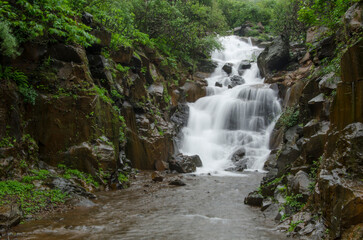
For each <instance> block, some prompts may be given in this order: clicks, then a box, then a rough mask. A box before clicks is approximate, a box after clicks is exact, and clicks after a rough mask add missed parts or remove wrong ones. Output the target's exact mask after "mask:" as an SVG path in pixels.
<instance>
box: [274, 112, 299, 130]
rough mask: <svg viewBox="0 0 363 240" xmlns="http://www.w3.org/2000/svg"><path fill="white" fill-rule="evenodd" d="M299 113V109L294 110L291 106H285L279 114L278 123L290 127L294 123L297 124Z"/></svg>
mask: <svg viewBox="0 0 363 240" xmlns="http://www.w3.org/2000/svg"><path fill="white" fill-rule="evenodd" d="M299 114H300V111H299V110H296V111H295V109H294V108H293V107H290V108H287V109H286V110H285V111H284V113H283V114H282V115H281V116H280V118H279V120H278V124H279V125H280V126H283V127H286V128H291V127H293V126H295V125H296V124H298V122H299Z"/></svg>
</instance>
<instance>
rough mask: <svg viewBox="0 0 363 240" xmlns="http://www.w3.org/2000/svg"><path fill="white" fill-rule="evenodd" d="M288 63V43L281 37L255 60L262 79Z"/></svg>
mask: <svg viewBox="0 0 363 240" xmlns="http://www.w3.org/2000/svg"><path fill="white" fill-rule="evenodd" d="M288 62H289V43H288V41H287V40H286V39H284V38H283V37H278V38H276V39H275V40H274V41H273V43H272V44H271V45H270V46H268V47H266V48H265V50H263V52H262V53H261V54H260V55H259V56H258V58H257V64H258V67H259V69H260V71H261V76H262V77H265V76H266V75H268V74H271V73H273V72H274V71H278V70H281V69H283V68H284V67H285V66H286V65H287V64H288Z"/></svg>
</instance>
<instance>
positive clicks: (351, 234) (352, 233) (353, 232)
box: [342, 223, 363, 240]
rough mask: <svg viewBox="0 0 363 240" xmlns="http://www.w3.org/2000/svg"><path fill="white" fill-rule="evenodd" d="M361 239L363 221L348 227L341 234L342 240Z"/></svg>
mask: <svg viewBox="0 0 363 240" xmlns="http://www.w3.org/2000/svg"><path fill="white" fill-rule="evenodd" d="M361 239H363V223H361V224H357V225H355V226H352V227H350V228H349V229H348V230H346V231H345V232H344V233H343V235H342V240H361Z"/></svg>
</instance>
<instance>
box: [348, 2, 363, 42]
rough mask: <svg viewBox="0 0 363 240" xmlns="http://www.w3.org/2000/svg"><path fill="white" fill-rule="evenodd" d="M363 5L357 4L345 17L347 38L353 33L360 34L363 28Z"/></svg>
mask: <svg viewBox="0 0 363 240" xmlns="http://www.w3.org/2000/svg"><path fill="white" fill-rule="evenodd" d="M362 9H363V3H362V2H360V3H355V4H354V5H353V6H351V7H350V8H349V9H348V10H347V12H346V13H345V15H344V24H345V31H346V35H347V37H350V36H351V35H352V33H354V32H359V30H361V29H362V28H363V14H362Z"/></svg>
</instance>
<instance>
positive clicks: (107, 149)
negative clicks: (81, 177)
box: [63, 136, 117, 175]
mask: <svg viewBox="0 0 363 240" xmlns="http://www.w3.org/2000/svg"><path fill="white" fill-rule="evenodd" d="M63 161H64V162H65V163H67V165H68V166H72V167H74V168H76V169H78V170H80V171H83V172H86V173H91V174H93V175H94V174H95V169H98V168H99V167H101V168H102V169H104V170H105V171H113V169H115V168H116V162H117V161H116V153H115V149H114V148H113V146H111V145H109V140H108V139H107V138H106V137H104V136H103V139H102V137H101V138H99V139H97V141H96V143H94V144H90V143H87V142H83V143H81V144H79V145H77V146H72V147H70V148H69V149H68V150H67V151H66V152H64V153H63Z"/></svg>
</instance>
